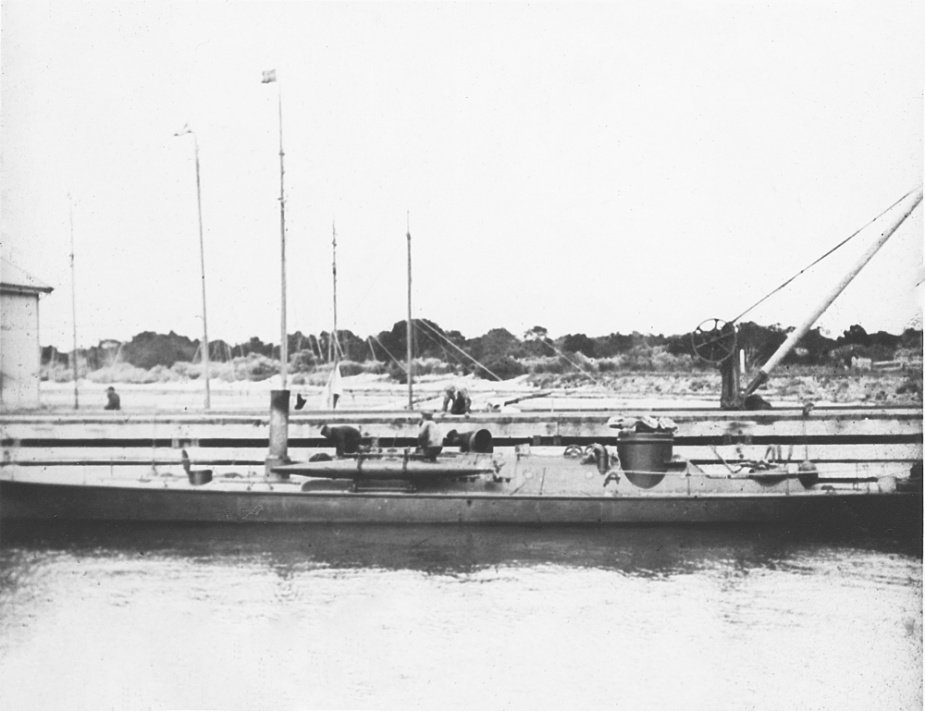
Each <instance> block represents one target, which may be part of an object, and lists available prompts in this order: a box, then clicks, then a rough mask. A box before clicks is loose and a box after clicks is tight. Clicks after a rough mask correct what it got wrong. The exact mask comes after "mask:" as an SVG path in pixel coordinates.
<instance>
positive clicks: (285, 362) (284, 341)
mask: <svg viewBox="0 0 925 711" xmlns="http://www.w3.org/2000/svg"><path fill="white" fill-rule="evenodd" d="M260 83H261V84H276V98H277V102H278V104H279V257H280V260H279V265H280V266H279V268H280V288H281V291H282V294H281V295H280V302H281V303H280V314H279V315H280V319H279V320H280V339H279V374H280V380H281V381H282V389H283V390H285V389H286V377H287V374H288V371H289V343H288V341H289V337H288V336H287V335H286V187H285V182H284V179H283V176H284V175H285V174H286V171H285V169H284V167H283V155H284V153H283V90H282V87H281V86H280V82H279V80H278V79H277V78H276V70H275V69H270V70H268V71H265V72H264V73H263V79H261V81H260Z"/></svg>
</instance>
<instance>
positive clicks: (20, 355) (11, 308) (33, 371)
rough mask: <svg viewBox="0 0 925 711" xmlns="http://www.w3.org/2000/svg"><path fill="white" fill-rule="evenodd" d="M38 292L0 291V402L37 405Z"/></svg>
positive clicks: (39, 358) (3, 404) (7, 406)
mask: <svg viewBox="0 0 925 711" xmlns="http://www.w3.org/2000/svg"><path fill="white" fill-rule="evenodd" d="M40 362H41V346H40V345H39V297H38V294H19V293H0V406H2V407H3V408H4V409H12V408H20V407H38V406H39V370H40Z"/></svg>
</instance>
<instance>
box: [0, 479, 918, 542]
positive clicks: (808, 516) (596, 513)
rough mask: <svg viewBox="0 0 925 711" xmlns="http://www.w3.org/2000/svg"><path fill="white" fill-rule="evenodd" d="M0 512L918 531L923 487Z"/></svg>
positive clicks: (48, 499) (55, 499) (34, 492)
mask: <svg viewBox="0 0 925 711" xmlns="http://www.w3.org/2000/svg"><path fill="white" fill-rule="evenodd" d="M0 519H2V520H3V521H16V520H25V519H29V520H74V521H87V520H93V521H161V522H213V523H214V522H222V523H239V524H247V523H329V524H363V523H377V524H381V523H387V524H615V525H637V524H648V525H658V524H748V523H775V524H781V525H797V524H809V525H814V526H815V525H818V526H826V527H828V526H835V525H837V526H843V525H851V526H858V527H862V528H870V529H873V530H877V531H890V530H893V529H897V530H899V529H903V530H910V529H912V530H914V529H915V527H916V526H918V528H919V530H921V520H922V494H921V492H917V493H915V492H893V493H867V492H862V491H843V492H822V491H820V492H804V493H799V494H787V493H767V494H714V495H699V496H688V495H683V494H680V495H678V494H641V495H638V496H622V495H621V496H612V495H610V496H587V495H585V496H559V495H542V496H535V495H526V496H524V495H516V494H515V495H509V494H493V493H490V492H475V493H472V492H438V493H422V492H415V493H398V492H357V493H354V492H351V491H308V492H306V491H302V490H301V489H300V488H299V487H298V486H295V485H291V484H283V485H277V486H275V487H274V488H273V490H270V489H269V487H267V488H266V490H261V491H257V490H249V491H245V490H243V489H242V490H215V489H212V490H209V489H205V488H193V487H190V488H179V487H178V488H168V487H149V488H145V487H137V486H136V487H121V486H105V485H104V486H93V485H89V486H88V485H66V484H48V483H35V482H20V481H8V480H4V481H0Z"/></svg>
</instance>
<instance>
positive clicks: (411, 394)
mask: <svg viewBox="0 0 925 711" xmlns="http://www.w3.org/2000/svg"><path fill="white" fill-rule="evenodd" d="M406 234H407V237H408V327H407V333H406V334H405V335H406V338H405V341H407V345H408V409H409V410H412V409H414V382H413V381H414V378H413V377H412V375H411V212H410V211H409V212H408V214H407V232H406Z"/></svg>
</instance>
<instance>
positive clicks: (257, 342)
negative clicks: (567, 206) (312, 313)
mask: <svg viewBox="0 0 925 711" xmlns="http://www.w3.org/2000/svg"><path fill="white" fill-rule="evenodd" d="M413 323H414V328H413V344H412V345H413V355H414V357H415V358H417V359H435V360H437V361H442V362H444V363H446V364H448V365H451V366H453V367H454V368H455V369H456V370H459V371H462V372H466V373H476V374H478V375H482V376H489V375H497V376H499V377H502V378H506V377H513V376H516V375H520V374H522V373H523V372H526V368H525V366H524V362H525V361H530V360H535V359H541V358H550V357H561V358H566V359H568V358H588V359H608V358H614V357H617V356H638V359H639V363H640V364H641V365H643V367H641V368H640V369H642V370H645V369H647V368H645V367H644V363H643V360H644V358H645V357H646V356H647V354H649V355H651V354H652V353H653V352H661V353H667V354H668V355H670V356H675V357H679V356H689V357H691V358H692V359H694V360H696V359H695V358H694V351H693V346H692V341H691V334H690V333H684V334H678V335H670V336H666V335H662V334H657V335H652V334H641V333H629V334H623V333H611V334H608V335H606V336H595V337H591V336H588V335H586V334H583V333H570V334H566V335H563V336H559V337H557V338H551V337H550V336H549V333H548V331H547V329H546V328H544V327H542V326H534V327H533V328H531V329H529V330H528V331H526V332H525V333H523V334H520V335H519V336H517V335H514V334H513V333H511V332H510V331H508V330H507V329H504V328H493V329H491V330H489V331H488V332H487V333H484V334H482V335H481V336H477V337H475V338H466V337H465V336H463V334H462V333H460V332H459V331H456V330H448V329H444V328H442V327H441V326H440V325H439V324H437V323H435V322H433V321H430V320H428V319H415V320H414V322H413ZM792 330H793V329H792V328H784V327H781V326H780V325H772V326H762V325H759V324H756V323H752V322H747V323H742V324H739V327H738V343H739V346H740V347H741V348H742V349H743V350H744V351H745V354H746V359H747V361H748V362H749V364H760V363H763V362H764V361H766V360H767V359H768V358H770V356H771V355H772V354H773V353H774V351H775V350H776V349H777V348H778V346H780V345H781V344H782V343H783V342H784V340H785V339H786V338H787V335H788V334H789V333H790V332H791V331H792ZM331 335H332V334H331V332H327V331H326V332H322V333H319V334H317V335H315V334H307V335H306V334H303V333H302V332H301V331H296V332H295V333H293V334H291V335H290V336H289V338H288V352H289V358H290V364H291V366H292V368H293V369H294V370H298V371H306V370H311V369H313V368H314V367H316V366H318V365H320V364H322V363H325V362H328V361H330V360H331V359H332V357H333V354H334V353H335V351H336V354H337V357H338V359H339V360H342V361H353V362H356V363H369V362H370V361H375V362H378V363H381V364H383V366H384V367H386V368H388V367H389V366H390V365H394V364H395V363H396V362H403V361H404V359H405V354H406V348H407V323H406V322H405V321H399V322H397V323H395V324H394V325H393V326H392V328H391V329H390V330H388V331H381V332H379V333H378V334H377V335H375V336H369V337H367V338H361V337H360V336H358V335H356V334H354V333H353V332H352V331H349V330H339V331H338V332H337V340H336V345H335V344H332V337H331ZM200 345H201V344H200V341H199V340H194V339H190V338H188V337H187V336H182V335H179V334H177V333H174V332H173V331H171V332H170V333H167V334H161V333H154V332H153V331H144V332H142V333H139V334H137V335H136V336H134V337H133V338H132V339H131V340H130V341H127V342H120V341H115V340H104V341H101V342H100V343H99V344H98V345H96V346H93V347H90V348H87V349H80V350H79V356H80V357H81V358H82V359H85V362H86V363H87V366H88V367H89V368H90V369H91V370H96V369H99V368H102V367H105V366H107V365H112V364H113V363H114V362H126V363H129V364H131V365H133V366H135V367H138V368H144V369H151V368H154V367H156V366H163V367H166V368H170V367H173V365H174V364H175V363H184V362H186V363H190V362H194V361H198V360H199V359H200V358H201V354H200V353H199V349H200ZM901 349H906V350H907V351H908V352H911V353H918V354H920V353H921V350H922V330H921V329H912V328H909V329H906V330H905V331H904V332H903V333H902V334H899V335H894V334H890V333H887V332H885V331H878V332H876V333H868V332H867V331H866V330H865V329H864V328H863V327H861V326H859V325H853V326H851V327H850V328H849V329H847V330H846V331H844V332H843V333H842V334H841V335H840V336H838V337H837V338H830V337H828V336H826V335H824V334H822V333H821V332H820V329H818V328H816V329H812V330H811V331H810V332H809V333H807V334H806V336H804V337H803V339H802V340H801V342H800V344H799V345H798V347H797V348H796V349H795V350H794V352H793V353H791V354H790V356H788V358H787V359H786V360H785V361H784V363H785V364H788V363H789V364H795V363H796V364H804V365H850V359H851V358H852V357H865V358H870V359H872V360H891V359H893V358H895V357H896V355H897V353H898V352H899V351H900V350H901ZM209 356H210V359H211V360H213V361H228V360H233V359H236V358H248V357H254V356H263V357H265V358H267V359H277V360H278V358H279V345H278V344H273V343H265V342H264V341H262V340H261V339H259V338H257V337H256V336H255V337H252V338H250V339H248V340H247V341H244V342H242V343H237V344H229V343H227V342H225V341H223V340H221V339H219V340H215V341H211V342H210V344H209ZM69 358H70V354H69V353H67V352H63V351H57V350H55V349H54V348H52V347H50V346H46V347H44V348H43V349H42V363H43V365H47V364H52V363H54V364H58V365H61V366H67V364H68V362H69ZM624 360H625V359H624ZM630 362H632V361H630ZM486 371H487V372H486Z"/></svg>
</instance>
